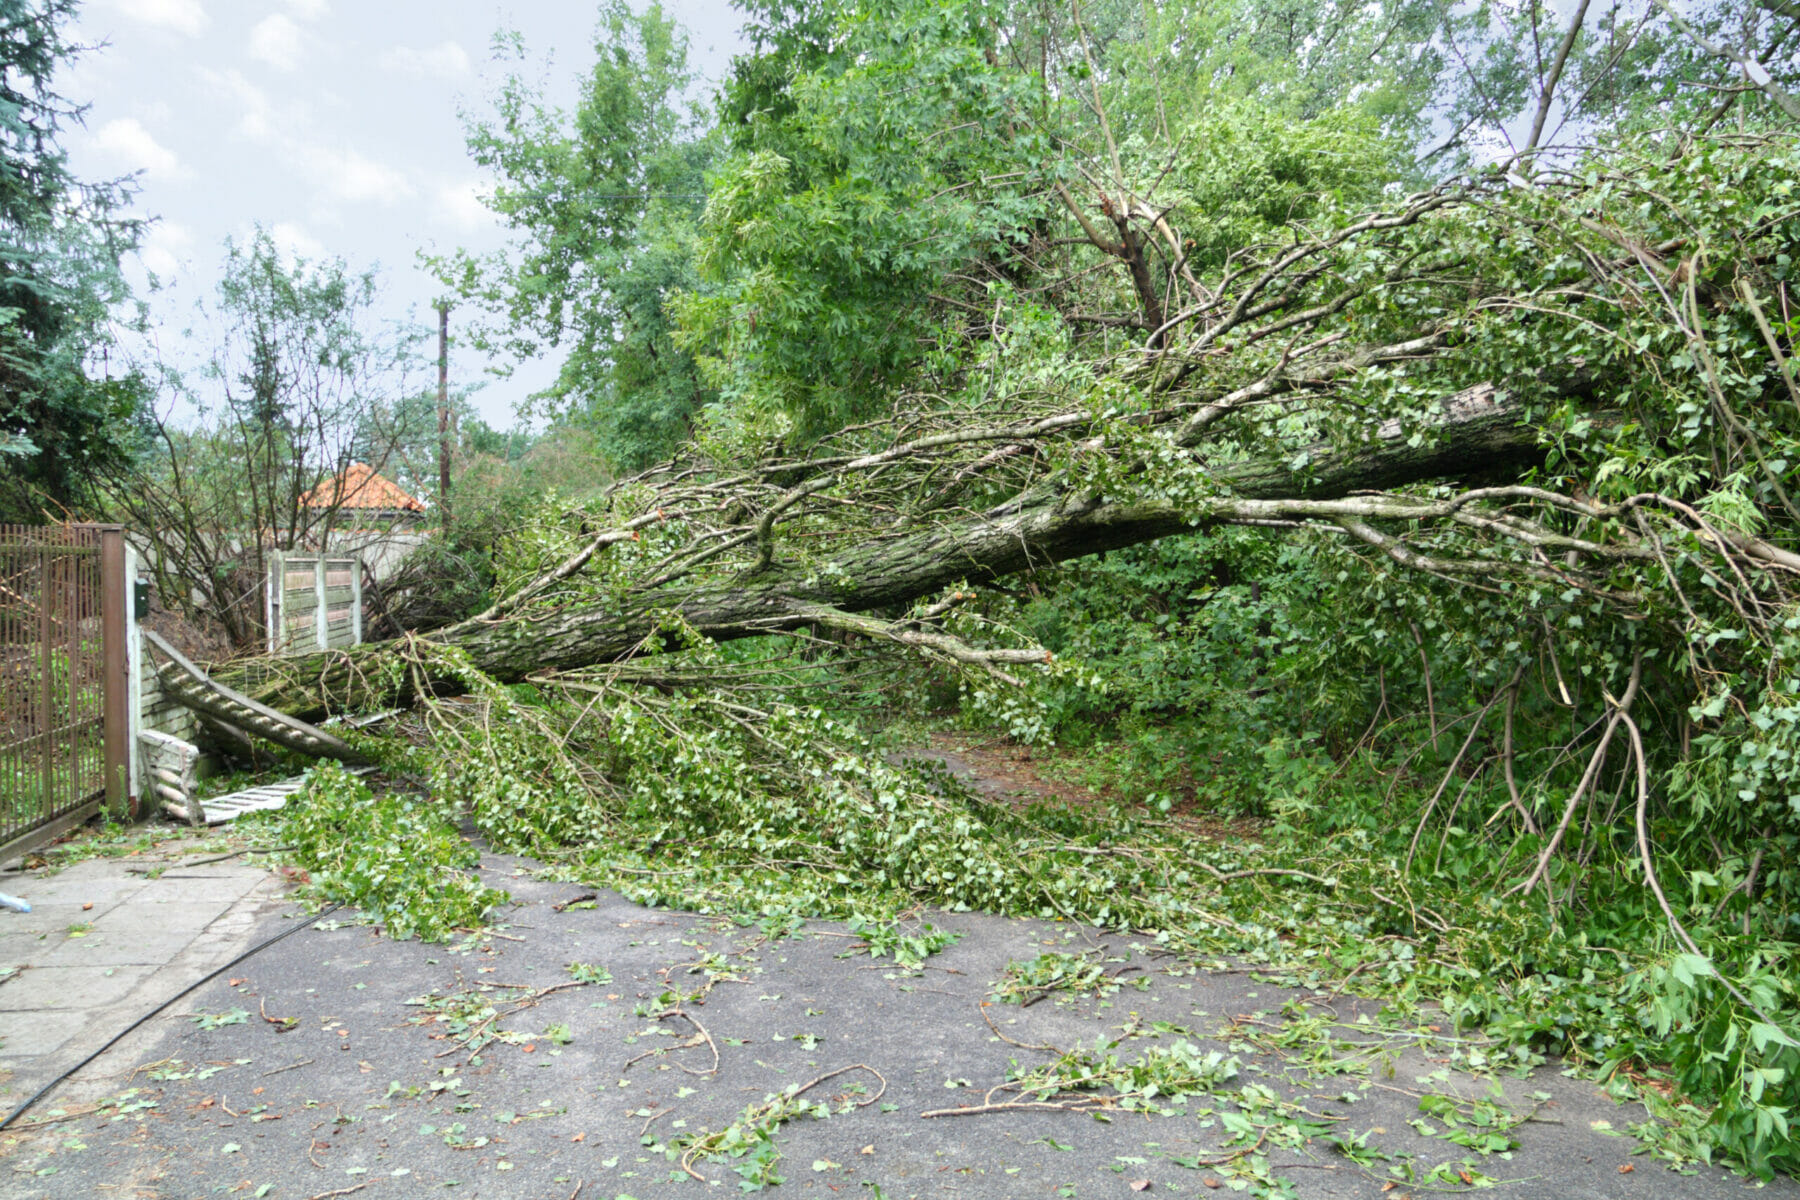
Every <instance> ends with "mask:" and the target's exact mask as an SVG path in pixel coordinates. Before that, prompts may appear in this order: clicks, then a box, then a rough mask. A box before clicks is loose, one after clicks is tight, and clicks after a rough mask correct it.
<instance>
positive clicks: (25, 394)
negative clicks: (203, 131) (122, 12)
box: [0, 0, 143, 520]
mask: <svg viewBox="0 0 1800 1200" xmlns="http://www.w3.org/2000/svg"><path fill="white" fill-rule="evenodd" d="M78 9H79V3H78V0H5V2H4V3H0V520H33V519H38V518H40V517H41V514H42V513H43V512H44V511H45V510H46V509H49V510H52V511H54V510H57V509H65V510H66V509H67V508H69V507H72V506H77V505H79V504H80V503H81V502H82V501H83V500H84V499H85V498H86V497H87V496H88V495H89V491H88V487H89V483H90V481H91V479H92V477H93V476H94V474H95V473H96V472H98V471H100V470H102V469H108V468H115V467H118V466H120V465H121V464H123V463H125V462H126V461H128V459H129V458H130V455H131V452H132V446H133V444H134V441H135V437H134V435H135V430H134V428H133V424H132V418H133V416H134V414H135V413H136V411H137V409H138V406H139V404H140V401H141V397H142V394H143V386H142V384H141V382H140V381H139V380H137V379H136V378H135V377H126V378H122V379H115V378H111V377H109V376H108V375H106V374H105V372H104V370H103V369H99V368H100V364H99V363H97V362H96V361H95V359H96V358H97V357H98V356H100V355H101V354H102V353H103V351H104V349H105V348H106V346H107V345H108V343H109V340H110V338H109V325H108V322H109V319H110V317H111V315H112V313H113V311H114V309H115V306H117V305H118V304H119V303H120V302H122V301H123V300H124V299H125V298H126V296H127V292H128V289H127V287H126V285H125V282H124V278H123V276H122V275H121V273H120V270H119V260H120V257H121V256H122V255H124V254H125V253H126V252H128V251H130V250H131V249H133V248H134V247H135V246H136V244H137V239H138V235H139V231H140V229H141V222H140V221H138V220H136V219H133V218H130V217H127V216H125V215H124V210H125V206H126V205H127V203H128V202H129V200H130V198H131V192H132V189H131V186H130V182H129V181H128V180H114V181H111V182H102V183H93V182H86V181H83V180H81V179H79V178H77V177H76V175H75V174H74V172H73V171H71V170H70V167H69V162H68V155H67V152H66V151H65V150H64V149H63V146H62V137H63V135H64V134H65V132H66V131H67V130H68V128H69V127H70V126H71V125H76V124H79V123H80V121H81V119H82V114H83V112H84V111H85V110H84V109H83V108H82V107H81V106H79V105H76V104H73V103H71V102H70V101H68V100H67V99H65V98H64V97H63V96H62V95H61V94H59V93H58V92H57V91H56V90H55V76H56V73H57V71H58V70H60V69H61V68H63V67H65V66H67V65H68V64H70V63H71V62H73V61H74V60H75V59H76V58H77V57H78V56H79V55H80V54H81V52H82V50H83V49H84V48H83V47H82V46H80V45H78V44H76V43H75V42H72V41H70V40H69V38H68V36H67V28H68V25H69V24H70V22H72V21H73V20H74V18H75V15H76V13H77V11H78Z"/></svg>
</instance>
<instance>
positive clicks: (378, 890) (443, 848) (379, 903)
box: [281, 764, 507, 941]
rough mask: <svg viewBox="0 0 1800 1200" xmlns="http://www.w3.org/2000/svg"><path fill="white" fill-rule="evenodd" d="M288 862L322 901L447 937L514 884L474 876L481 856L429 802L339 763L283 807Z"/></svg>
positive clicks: (394, 929) (399, 932) (320, 769)
mask: <svg viewBox="0 0 1800 1200" xmlns="http://www.w3.org/2000/svg"><path fill="white" fill-rule="evenodd" d="M284 813H285V815H284V820H283V822H282V833H281V836H282V837H283V838H285V839H286V841H287V842H288V844H289V845H290V846H291V847H292V849H291V850H290V851H289V852H288V854H289V861H290V862H292V863H293V864H294V865H295V866H298V867H300V868H302V869H304V870H305V871H306V872H308V873H309V874H310V875H311V876H312V880H311V883H310V884H309V885H308V887H309V890H310V891H311V892H312V893H313V894H314V895H316V896H318V897H320V898H321V899H324V900H328V901H333V902H336V903H339V904H349V905H353V906H355V907H357V908H360V909H362V910H363V911H364V912H366V913H368V914H369V916H370V917H372V918H374V919H375V920H376V921H378V922H380V923H381V924H382V925H384V926H385V927H386V928H387V931H388V932H389V933H390V934H392V935H393V936H394V937H400V938H407V937H415V936H416V937H419V938H422V939H424V940H425V941H443V940H444V939H445V938H448V937H449V936H450V935H451V933H453V932H455V931H456V930H458V929H464V928H470V927H474V926H479V925H480V924H481V923H482V922H483V921H484V920H485V919H486V916H487V914H488V912H489V910H491V909H492V908H494V907H495V906H496V905H499V904H504V903H506V900H507V896H506V893H505V892H502V891H498V890H496V889H494V888H490V887H485V886H483V885H482V884H481V883H480V882H479V881H477V880H476V879H475V878H474V877H473V876H471V875H469V874H467V871H468V869H469V868H471V867H473V866H474V865H475V864H476V862H477V861H478V860H479V858H480V855H479V854H478V853H477V852H476V850H475V848H474V847H473V846H471V845H470V844H469V842H468V841H467V840H466V839H465V838H464V837H463V836H462V834H461V833H460V832H459V831H458V830H457V828H456V826H455V825H454V824H453V823H452V822H451V820H450V819H449V818H448V817H447V816H446V814H445V812H444V810H443V809H442V808H440V807H438V806H436V805H434V804H433V803H431V802H430V801H428V800H424V799H420V798H416V797H411V796H406V795H402V794H399V793H396V792H390V791H383V792H382V794H381V795H379V796H377V795H376V794H374V793H373V792H372V791H370V789H369V788H368V786H367V785H366V784H364V783H363V782H362V781H361V780H359V779H357V778H356V777H355V776H353V775H350V774H349V773H347V772H346V771H344V770H343V769H342V768H341V767H338V766H336V765H335V764H324V765H320V766H317V767H314V768H313V769H312V771H310V772H309V773H308V777H307V781H306V786H305V787H304V788H302V789H301V790H300V791H299V793H298V794H296V795H295V796H294V798H293V799H291V800H290V801H288V804H287V807H286V809H285V810H284Z"/></svg>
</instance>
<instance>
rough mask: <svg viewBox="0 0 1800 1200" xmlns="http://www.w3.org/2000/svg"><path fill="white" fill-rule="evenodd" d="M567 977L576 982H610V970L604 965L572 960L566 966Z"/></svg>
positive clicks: (611, 978) (611, 979)
mask: <svg viewBox="0 0 1800 1200" xmlns="http://www.w3.org/2000/svg"><path fill="white" fill-rule="evenodd" d="M568 971H569V978H570V979H573V980H574V981H575V982H576V983H611V982H612V981H613V977H612V972H611V971H609V970H607V969H606V968H605V967H600V966H595V965H594V964H593V963H584V962H572V963H570V964H569V967H568Z"/></svg>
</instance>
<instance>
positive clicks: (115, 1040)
mask: <svg viewBox="0 0 1800 1200" xmlns="http://www.w3.org/2000/svg"><path fill="white" fill-rule="evenodd" d="M343 907H344V906H343V905H342V904H334V905H332V906H331V907H330V908H327V909H325V910H324V911H322V912H320V913H319V914H318V915H317V916H313V917H309V918H308V919H306V920H304V921H302V922H300V924H298V925H296V926H294V927H293V928H292V929H284V930H282V931H281V932H280V933H278V934H276V935H275V936H274V937H272V938H266V939H264V940H263V941H260V942H258V943H257V944H256V945H254V946H252V947H250V948H249V949H248V950H246V951H244V952H243V953H242V954H240V955H238V956H237V957H236V958H234V959H232V960H231V961H230V962H228V963H226V964H225V965H224V966H221V967H218V968H217V969H215V970H212V971H209V972H207V973H206V974H205V975H202V976H201V977H200V978H199V979H196V980H194V982H192V983H190V984H188V985H187V986H186V987H184V988H182V989H181V990H180V991H179V992H176V993H175V994H174V995H173V996H170V997H169V998H168V999H167V1000H164V1001H163V1002H162V1003H161V1004H159V1005H157V1006H156V1007H155V1008H153V1009H151V1010H150V1011H149V1012H147V1013H145V1014H144V1015H143V1016H141V1017H139V1018H138V1019H137V1020H135V1021H133V1022H132V1023H131V1024H129V1025H127V1026H126V1027H125V1028H123V1029H121V1030H119V1032H117V1033H115V1034H113V1036H112V1038H111V1039H110V1040H108V1041H107V1043H106V1045H104V1046H102V1047H100V1048H99V1049H98V1050H96V1051H94V1052H93V1053H92V1054H90V1055H88V1056H87V1057H86V1058H84V1059H82V1060H81V1061H80V1062H78V1063H76V1064H75V1065H74V1066H72V1067H70V1068H69V1069H68V1070H66V1071H64V1072H63V1073H62V1074H60V1075H58V1076H57V1077H56V1078H55V1079H52V1080H51V1081H50V1082H49V1083H46V1084H45V1085H44V1086H43V1087H41V1088H39V1089H38V1090H37V1093H36V1094H35V1095H33V1096H32V1097H31V1099H29V1100H27V1101H26V1102H25V1103H23V1104H21V1105H19V1107H17V1108H15V1109H13V1111H12V1115H11V1116H9V1117H7V1118H6V1120H4V1121H0V1130H5V1129H6V1128H8V1127H9V1126H11V1125H12V1123H13V1122H14V1121H16V1120H18V1119H19V1118H20V1117H22V1116H24V1115H25V1113H26V1111H27V1110H29V1109H30V1108H31V1106H32V1105H34V1104H36V1103H37V1102H38V1101H39V1100H42V1099H43V1098H44V1097H45V1096H47V1095H49V1094H50V1092H51V1091H52V1090H54V1089H55V1088H58V1087H61V1086H62V1085H63V1084H64V1083H65V1082H67V1081H68V1079H69V1078H70V1077H71V1076H72V1075H74V1074H76V1073H77V1072H78V1071H80V1070H81V1069H82V1068H83V1067H85V1066H87V1065H88V1064H89V1063H91V1062H93V1061H94V1060H95V1059H96V1058H99V1057H100V1056H101V1055H102V1054H105V1053H106V1052H107V1051H108V1050H111V1049H112V1048H113V1047H114V1046H116V1045H118V1044H119V1042H120V1041H122V1040H123V1039H124V1038H126V1037H127V1036H129V1035H130V1034H132V1033H135V1032H136V1031H137V1030H138V1029H139V1028H141V1027H142V1026H143V1024H144V1023H145V1022H146V1021H149V1020H150V1019H151V1018H152V1017H156V1016H159V1015H160V1014H161V1013H162V1011H163V1010H164V1009H165V1008H167V1007H169V1005H171V1004H173V1003H175V1002H176V1001H177V1000H179V999H181V998H182V997H183V996H186V995H187V994H188V993H190V992H192V991H194V990H195V989H196V988H200V987H204V986H205V985H206V984H209V983H211V982H212V981H213V980H215V979H217V978H218V977H219V976H221V975H223V974H224V973H225V972H227V971H229V970H231V968H233V967H235V966H237V965H238V964H239V963H241V962H243V961H244V960H245V959H247V958H249V957H251V956H252V955H255V954H260V953H261V952H262V951H264V950H267V949H268V948H269V947H270V946H273V945H274V944H275V943H276V942H279V941H280V940H281V939H282V938H284V937H292V936H293V935H294V934H296V933H299V932H300V931H301V930H302V929H306V928H309V927H311V926H313V925H315V924H317V923H318V922H320V921H322V920H324V919H325V918H326V917H328V916H330V915H331V914H332V913H334V912H337V911H338V910H339V909H341V908H343Z"/></svg>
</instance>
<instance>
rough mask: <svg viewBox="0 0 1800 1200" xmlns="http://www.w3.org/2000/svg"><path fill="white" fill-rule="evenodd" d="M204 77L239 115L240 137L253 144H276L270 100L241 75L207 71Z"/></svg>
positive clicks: (236, 72)
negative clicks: (270, 142) (271, 142)
mask: <svg viewBox="0 0 1800 1200" xmlns="http://www.w3.org/2000/svg"><path fill="white" fill-rule="evenodd" d="M202 77H203V78H204V79H205V80H206V82H207V83H209V84H210V85H211V86H212V88H213V90H214V91H216V92H218V93H220V95H221V96H222V97H223V98H224V100H225V102H226V103H227V104H229V105H230V107H231V109H232V110H235V111H236V112H237V114H238V119H237V131H238V132H239V133H240V134H242V135H243V136H245V137H247V138H249V139H250V140H251V141H253V142H267V141H271V140H273V138H274V136H275V121H274V118H273V113H272V106H271V105H270V104H269V97H268V96H267V95H266V94H265V93H264V92H263V90H262V89H261V88H259V87H257V86H256V85H255V84H254V83H251V82H250V81H249V80H248V79H246V78H245V77H244V73H243V72H242V71H237V70H231V71H205V72H203V73H202Z"/></svg>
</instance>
